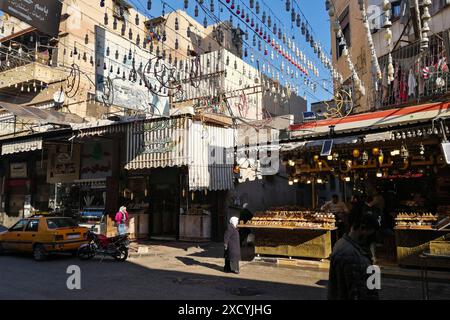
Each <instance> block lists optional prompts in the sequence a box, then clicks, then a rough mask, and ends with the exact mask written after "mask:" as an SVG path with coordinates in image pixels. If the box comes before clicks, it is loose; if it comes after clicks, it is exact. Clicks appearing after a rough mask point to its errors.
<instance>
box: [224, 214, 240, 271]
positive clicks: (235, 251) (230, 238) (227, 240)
mask: <svg viewBox="0 0 450 320" xmlns="http://www.w3.org/2000/svg"><path fill="white" fill-rule="evenodd" d="M238 224H239V218H238V217H232V218H231V219H230V223H229V224H228V228H227V231H226V232H225V236H224V249H225V268H224V271H225V272H233V273H235V274H239V261H240V260H241V244H240V240H239V239H240V238H239V231H238Z"/></svg>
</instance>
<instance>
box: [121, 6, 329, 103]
mask: <svg viewBox="0 0 450 320" xmlns="http://www.w3.org/2000/svg"><path fill="white" fill-rule="evenodd" d="M128 1H129V2H130V3H132V4H133V5H134V6H135V7H136V8H137V9H139V10H140V11H143V12H144V13H145V14H148V15H150V16H159V15H161V14H162V11H163V3H166V8H165V12H166V13H167V12H170V11H172V10H173V9H184V0H153V1H152V9H151V11H150V12H149V11H147V0H128ZM257 1H258V0H255V1H254V2H255V3H256V2H257ZM293 2H294V0H291V3H293ZM214 3H215V10H216V15H218V12H219V10H218V8H220V7H223V6H224V5H226V0H214ZM259 3H260V5H261V13H262V12H263V11H267V13H268V14H269V12H270V11H271V12H272V14H273V15H275V16H277V18H278V19H279V21H282V22H283V25H284V29H286V30H287V32H289V34H290V35H292V34H294V36H295V41H296V44H297V45H298V46H299V47H300V49H301V50H302V51H303V52H304V53H306V54H307V56H308V58H309V59H310V60H312V61H314V62H315V64H316V66H318V67H319V70H320V78H319V79H318V78H315V77H314V81H315V82H316V84H317V87H318V89H317V91H316V92H313V91H312V90H311V89H306V87H305V86H304V85H303V80H301V81H300V82H301V86H300V95H302V96H304V95H306V97H307V100H308V106H309V105H310V104H311V102H317V101H321V100H328V99H330V98H331V97H332V94H331V92H332V85H331V82H330V72H329V71H328V70H326V69H324V68H323V66H322V64H321V63H320V62H319V60H318V59H317V55H315V54H314V51H313V49H312V48H311V47H310V45H309V44H307V43H306V40H305V37H304V36H303V35H302V34H301V32H300V30H299V29H298V28H297V27H296V26H294V28H293V29H292V24H291V13H290V12H287V11H286V9H285V7H286V6H285V0H259ZM295 3H296V5H295V9H296V11H297V5H299V6H300V10H301V11H302V13H303V14H304V16H303V15H302V21H303V20H304V17H306V20H307V21H308V23H309V24H310V26H311V27H312V32H313V33H312V34H313V36H314V39H315V40H316V41H318V42H320V43H321V44H322V47H323V49H324V51H325V52H326V54H327V55H328V56H329V55H330V28H329V17H328V14H327V12H326V10H325V3H324V1H317V0H314V1H313V0H308V1H305V0H295ZM196 4H197V1H195V0H189V8H188V9H187V11H188V13H189V14H190V15H191V16H193V17H194V8H195V5H196ZM235 4H236V6H237V5H238V4H240V5H241V7H242V6H243V4H244V5H246V6H247V7H248V6H249V0H235ZM204 5H205V7H206V8H209V6H210V0H204ZM229 6H230V5H229V4H228V7H229ZM199 12H200V13H199V17H198V21H199V22H200V23H203V19H204V17H205V14H204V12H203V11H202V9H201V8H200V10H199ZM229 15H230V12H229V11H227V10H226V9H223V13H222V14H221V18H222V19H228V18H229ZM260 16H261V14H260ZM272 18H273V16H272ZM273 20H276V19H273ZM234 21H235V24H236V25H237V23H238V20H237V19H236V18H235V19H234ZM284 21H286V22H284ZM210 22H211V21H210ZM240 25H241V26H242V25H243V23H242V21H241V22H240ZM251 39H252V34H251V33H250V40H249V41H248V42H249V43H251V42H252V41H251ZM249 52H250V51H249ZM249 55H250V53H249ZM323 80H326V81H323ZM324 83H326V88H327V89H326V90H324V89H323V88H322V86H323V84H324Z"/></svg>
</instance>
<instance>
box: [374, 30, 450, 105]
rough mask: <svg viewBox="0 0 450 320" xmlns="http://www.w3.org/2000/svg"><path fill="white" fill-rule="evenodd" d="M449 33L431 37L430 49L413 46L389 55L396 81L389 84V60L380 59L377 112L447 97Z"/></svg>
mask: <svg viewBox="0 0 450 320" xmlns="http://www.w3.org/2000/svg"><path fill="white" fill-rule="evenodd" d="M448 33H449V30H447V31H444V32H441V33H439V34H436V35H433V36H432V37H431V38H430V44H429V49H427V50H426V51H423V52H421V50H420V42H416V43H413V44H410V45H407V46H404V47H402V48H400V49H397V50H395V51H393V52H392V58H393V62H394V70H395V74H394V78H395V80H394V81H392V82H391V83H388V80H387V70H388V64H389V59H388V58H389V57H388V56H387V55H386V56H383V57H381V58H380V59H379V62H380V67H381V70H383V79H382V80H381V81H380V82H379V83H378V88H377V90H375V91H374V92H375V94H374V107H375V108H376V109H390V108H395V107H401V106H407V105H411V104H416V103H426V102H429V101H434V100H445V99H448V98H449V97H450V72H449V71H450V70H449V67H450V65H449V60H450V59H449V53H450V52H449V47H448V43H449V42H448Z"/></svg>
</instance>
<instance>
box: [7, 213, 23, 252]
mask: <svg viewBox="0 0 450 320" xmlns="http://www.w3.org/2000/svg"><path fill="white" fill-rule="evenodd" d="M26 224H27V220H26V219H22V220H20V221H19V222H17V223H16V224H15V225H14V226H12V227H11V228H9V230H8V232H7V233H6V234H5V235H4V236H3V241H2V246H3V248H4V249H6V250H13V251H22V237H23V229H24V228H25V225H26Z"/></svg>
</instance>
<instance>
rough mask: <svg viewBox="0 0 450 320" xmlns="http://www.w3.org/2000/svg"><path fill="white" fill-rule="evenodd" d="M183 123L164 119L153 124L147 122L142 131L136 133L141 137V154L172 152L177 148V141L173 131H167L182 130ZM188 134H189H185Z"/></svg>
mask: <svg viewBox="0 0 450 320" xmlns="http://www.w3.org/2000/svg"><path fill="white" fill-rule="evenodd" d="M182 127H183V125H182V122H180V121H179V120H178V119H164V120H158V121H153V122H146V123H144V124H143V125H142V130H137V131H136V132H134V134H135V135H141V136H142V139H141V145H140V150H139V152H140V153H143V154H151V153H167V152H172V151H173V150H174V149H175V147H176V141H175V139H174V136H173V132H172V131H169V132H168V131H167V129H175V130H176V129H180V128H182ZM185 134H188V132H185Z"/></svg>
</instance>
